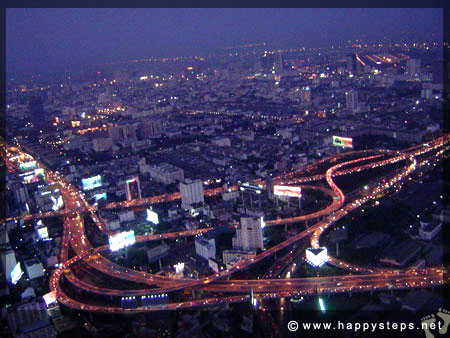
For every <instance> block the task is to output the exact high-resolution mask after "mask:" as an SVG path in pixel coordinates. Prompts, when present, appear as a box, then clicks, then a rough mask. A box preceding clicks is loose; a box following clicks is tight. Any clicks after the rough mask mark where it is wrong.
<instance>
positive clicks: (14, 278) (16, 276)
mask: <svg viewBox="0 0 450 338" xmlns="http://www.w3.org/2000/svg"><path fill="white" fill-rule="evenodd" d="M22 275H23V271H22V267H21V266H20V262H18V263H17V264H16V266H15V267H14V269H12V270H11V274H10V277H11V283H13V284H17V282H18V281H19V280H20V278H21V277H22Z"/></svg>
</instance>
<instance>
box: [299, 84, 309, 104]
mask: <svg viewBox="0 0 450 338" xmlns="http://www.w3.org/2000/svg"><path fill="white" fill-rule="evenodd" d="M300 93H301V98H302V103H309V102H311V88H309V87H308V86H306V87H303V88H302V90H301V92H300Z"/></svg>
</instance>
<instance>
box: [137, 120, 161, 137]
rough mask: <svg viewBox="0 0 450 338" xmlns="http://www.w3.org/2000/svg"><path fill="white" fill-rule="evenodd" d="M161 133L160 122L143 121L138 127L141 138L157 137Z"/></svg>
mask: <svg viewBox="0 0 450 338" xmlns="http://www.w3.org/2000/svg"><path fill="white" fill-rule="evenodd" d="M161 133H162V127H161V121H159V120H152V121H145V122H144V123H141V124H140V125H139V136H140V137H141V138H152V137H159V136H161Z"/></svg>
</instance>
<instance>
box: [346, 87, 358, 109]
mask: <svg viewBox="0 0 450 338" xmlns="http://www.w3.org/2000/svg"><path fill="white" fill-rule="evenodd" d="M345 101H346V105H347V109H349V110H351V111H352V112H353V113H355V112H357V111H358V92H357V91H356V90H353V89H352V90H350V91H348V92H346V93H345Z"/></svg>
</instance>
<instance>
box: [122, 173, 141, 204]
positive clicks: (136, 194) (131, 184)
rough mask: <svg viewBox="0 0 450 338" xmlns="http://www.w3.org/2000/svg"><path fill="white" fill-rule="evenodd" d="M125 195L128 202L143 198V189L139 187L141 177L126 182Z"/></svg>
mask: <svg viewBox="0 0 450 338" xmlns="http://www.w3.org/2000/svg"><path fill="white" fill-rule="evenodd" d="M125 193H126V195H127V201H131V200H134V199H137V198H141V187H140V185H139V177H137V176H135V177H131V178H129V179H127V180H126V181H125Z"/></svg>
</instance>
